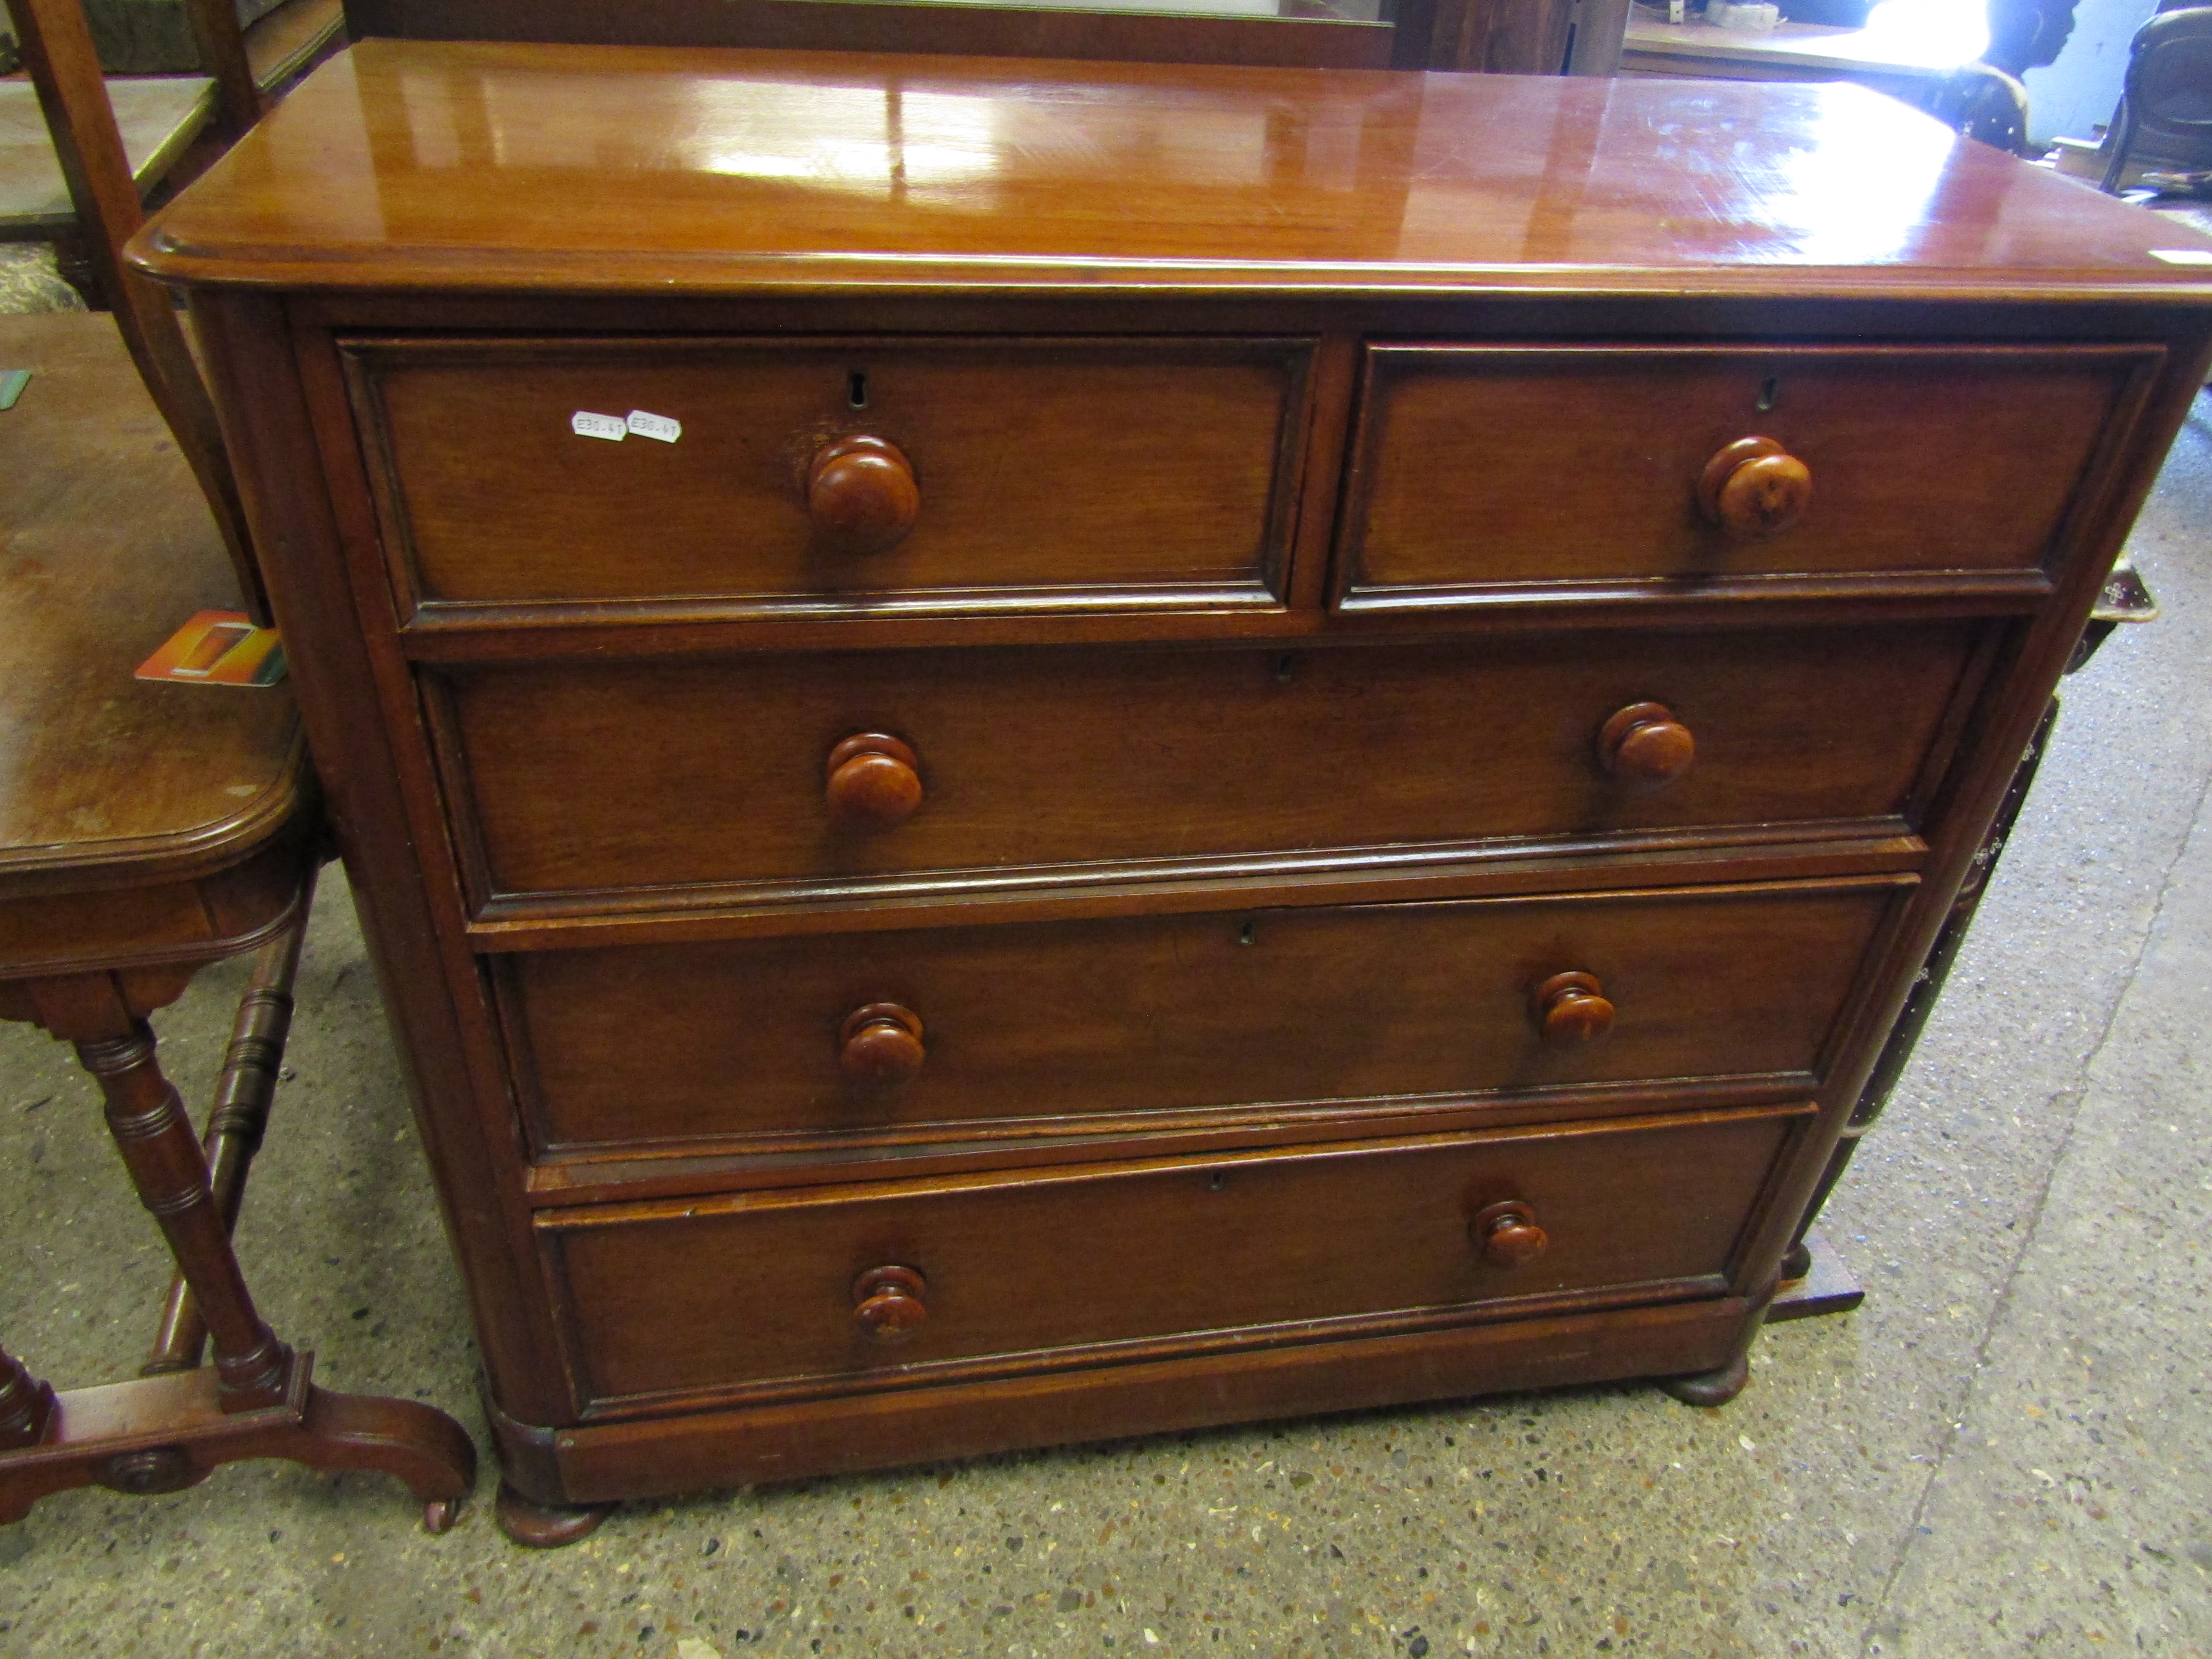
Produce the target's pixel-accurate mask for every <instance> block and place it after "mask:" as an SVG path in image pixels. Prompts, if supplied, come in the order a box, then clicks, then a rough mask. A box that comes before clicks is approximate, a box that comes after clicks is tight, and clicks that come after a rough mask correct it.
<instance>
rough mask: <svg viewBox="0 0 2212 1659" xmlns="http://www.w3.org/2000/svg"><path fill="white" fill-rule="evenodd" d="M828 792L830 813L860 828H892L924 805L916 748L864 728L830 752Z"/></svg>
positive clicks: (827, 778) (827, 766)
mask: <svg viewBox="0 0 2212 1659" xmlns="http://www.w3.org/2000/svg"><path fill="white" fill-rule="evenodd" d="M823 771H824V773H825V775H826V781H825V783H824V785H823V795H824V797H825V799H827V800H828V801H829V816H830V817H833V818H835V819H836V820H837V822H838V823H842V824H846V825H848V826H850V827H852V828H854V829H890V828H891V827H892V826H894V825H895V824H901V823H905V822H906V821H907V820H908V818H910V817H913V816H914V810H915V808H916V807H917V806H919V805H921V770H920V763H919V762H918V761H916V760H915V755H914V750H911V749H909V748H908V747H907V746H906V744H902V743H901V742H900V741H899V740H898V739H897V738H893V737H887V736H885V735H884V733H883V732H859V733H857V734H855V735H854V736H853V737H849V738H846V739H845V741H844V742H842V743H841V744H838V745H837V746H836V748H835V749H832V750H830V751H829V762H828V763H827V765H826V766H825V767H824V768H823Z"/></svg>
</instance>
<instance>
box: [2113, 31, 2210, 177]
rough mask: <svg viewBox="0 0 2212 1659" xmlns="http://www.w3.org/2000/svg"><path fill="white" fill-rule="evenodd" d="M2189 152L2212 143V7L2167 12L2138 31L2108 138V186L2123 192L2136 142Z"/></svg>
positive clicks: (2129, 51)
mask: <svg viewBox="0 0 2212 1659" xmlns="http://www.w3.org/2000/svg"><path fill="white" fill-rule="evenodd" d="M2146 137H2148V138H2152V139H2154V140H2160V141H2163V147H2164V148H2166V149H2179V150H2181V151H2182V152H2183V153H2184V154H2185V155H2186V154H2190V153H2191V152H2192V151H2193V149H2195V148H2196V147H2201V146H2204V145H2206V144H2207V143H2208V142H2212V6H2189V7H2185V8H2182V9H2179V10H2174V11H2161V12H2160V13H2159V14H2158V15H2156V16H2155V17H2153V18H2152V19H2151V20H2150V21H2148V23H2145V24H2144V25H2143V26H2142V27H2141V28H2140V29H2138V30H2136V38H2135V40H2134V41H2133V43H2132V44H2131V45H2130V46H2129V48H2128V73H2127V78H2126V79H2125V80H2124V81H2123V82H2121V85H2120V106H2119V108H2118V110H2117V111H2116V112H2114V113H2113V116H2112V134H2111V137H2109V138H2108V139H2107V141H2106V145H2107V148H2106V162H2105V179H2104V184H2103V188H2104V189H2105V190H2106V191H2108V192H2110V193H2112V194H2113V195H2118V193H2119V188H2120V178H2121V175H2122V174H2123V173H2125V172H2126V171H2127V167H2128V158H2129V156H2130V154H2131V153H2132V152H2133V150H2134V149H2135V147H2136V144H2137V143H2139V142H2140V141H2141V140H2142V139H2144V138H2146Z"/></svg>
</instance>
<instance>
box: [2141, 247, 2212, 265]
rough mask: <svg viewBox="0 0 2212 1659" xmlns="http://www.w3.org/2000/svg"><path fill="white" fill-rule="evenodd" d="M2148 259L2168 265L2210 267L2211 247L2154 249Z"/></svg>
mask: <svg viewBox="0 0 2212 1659" xmlns="http://www.w3.org/2000/svg"><path fill="white" fill-rule="evenodd" d="M2150 257H2151V258H2154V259H2163V260H2165V261H2166V264H2170V265H2212V247H2154V248H2153V249H2152V250H2151V251H2150Z"/></svg>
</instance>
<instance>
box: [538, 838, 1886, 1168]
mask: <svg viewBox="0 0 2212 1659" xmlns="http://www.w3.org/2000/svg"><path fill="white" fill-rule="evenodd" d="M1909 890H1911V882H1910V880H1909V878H1863V879H1860V880H1856V881H1851V882H1847V883H1844V884H1794V883H1793V884H1777V885H1773V886H1766V887H1750V888H1709V889H1699V890H1682V891H1674V892H1664V891H1662V892H1653V893H1643V894H1636V895H1622V894H1594V895H1587V896H1577V897H1568V898H1557V897H1553V898H1541V899H1536V898H1531V899H1485V900H1462V901H1458V902H1449V903H1438V904H1373V905H1355V906H1348V907H1344V908H1312V909H1304V908H1300V909H1277V910H1262V911H1249V910H1248V911H1236V912H1227V913H1222V914H1216V915H1166V916H1133V917H1121V918H1115V919H1112V920H1109V921H1068V922H1044V923H1031V924H1023V925H1016V926H1005V927H999V926H993V927H944V928H933V929H927V930H917V931H912V932H894V933H836V934H826V935H824V934H813V935H805V936H801V937H797V938H783V939H750V940H741V941H734V942H731V943H726V944H714V945H665V946H664V945H637V946H622V947H615V948H609V949H601V950H584V951H531V952H524V953H520V954H518V955H514V956H511V957H501V958H497V959H495V961H496V969H495V976H496V980H497V982H498V986H499V992H498V995H499V1000H500V1003H501V1008H502V1011H503V1012H504V1014H505V1017H506V1021H507V1029H508V1032H509V1041H510V1046H511V1048H512V1050H513V1057H514V1060H515V1072H516V1077H517V1081H518V1086H519V1088H520V1091H521V1093H522V1097H523V1099H524V1101H525V1103H526V1111H527V1112H528V1114H529V1116H530V1120H531V1133H532V1139H533V1140H535V1141H537V1142H538V1144H539V1145H540V1146H544V1147H546V1148H548V1149H556V1150H557V1149H563V1148H566V1149H571V1150H582V1149H586V1148H590V1149H592V1150H594V1151H595V1152H604V1151H605V1150H607V1149H610V1148H619V1147H621V1146H635V1147H639V1148H642V1147H644V1146H648V1145H650V1144H652V1143H669V1142H684V1143H690V1144H692V1145H695V1146H704V1145H707V1144H714V1145H717V1146H735V1147H739V1148H743V1149H745V1150H750V1151H754V1152H771V1153H772V1152H786V1153H793V1154H803V1153H814V1152H824V1153H826V1152H836V1151H848V1152H849V1151H851V1150H854V1149H857V1148H858V1147H859V1146H866V1145H875V1146H890V1147H894V1148H895V1147H896V1146H899V1145H901V1144H908V1145H911V1146H921V1147H924V1148H928V1147H941V1146H945V1145H947V1144H950V1143H952V1142H956V1141H962V1140H970V1141H972V1140H976V1139H1006V1137H1008V1136H1010V1135H1023V1136H1051V1135H1082V1134H1091V1135H1097V1134H1099V1133H1107V1132H1110V1131H1112V1130H1114V1129H1115V1128H1116V1127H1122V1128H1129V1127H1143V1126H1140V1124H1139V1122H1138V1120H1139V1119H1143V1118H1146V1117H1147V1116H1149V1117H1150V1118H1151V1119H1152V1120H1155V1121H1154V1122H1153V1123H1152V1125H1151V1126H1150V1127H1165V1125H1164V1124H1162V1123H1160V1122H1158V1120H1160V1119H1163V1118H1165V1117H1170V1116H1173V1115H1188V1114H1193V1113H1201V1112H1206V1111H1209V1110H1211V1109H1221V1108H1231V1107H1237V1106H1250V1105H1254V1104H1260V1105H1264V1106H1266V1107H1267V1109H1269V1110H1270V1111H1273V1112H1277V1113H1279V1112H1281V1111H1285V1110H1289V1109H1294V1108H1297V1107H1301V1106H1304V1107H1316V1108H1319V1107H1326V1108H1328V1109H1341V1108H1342V1107H1343V1106H1344V1104H1345V1103H1348V1102H1354V1101H1376V1102H1380V1103H1383V1104H1385V1105H1389V1106H1390V1107H1392V1108H1393V1109H1402V1108H1403V1107H1405V1106H1406V1105H1407V1104H1409V1102H1408V1101H1407V1099H1406V1097H1447V1098H1452V1099H1460V1098H1464V1097H1478V1096H1481V1095H1485V1094H1490V1093H1496V1092H1500V1091H1527V1090H1558V1089H1562V1088H1573V1087H1576V1086H1578V1085H1597V1084H1610V1083H1635V1082H1646V1081H1667V1082H1668V1083H1671V1084H1673V1085H1680V1083H1682V1082H1685V1081H1688V1080H1692V1079H1712V1078H1719V1077H1723V1076H1733V1077H1746V1076H1748V1077H1751V1078H1754V1079H1767V1080H1768V1081H1770V1082H1773V1083H1776V1084H1777V1085H1778V1086H1780V1087H1787V1088H1793V1089H1801V1090H1808V1091H1809V1090H1810V1089H1811V1088H1813V1087H1814V1081H1815V1074H1816V1073H1818V1071H1819V1070H1820V1066H1822V1064H1823V1062H1824V1059H1825V1050H1826V1045H1827V1042H1828V1039H1829V1036H1830V1034H1831V1032H1832V1029H1833V1027H1834V1024H1835V1022H1836V1018H1837V1015H1838V1012H1839V1011H1840V1010H1841V1009H1842V1007H1843V1006H1844V1000H1845V999H1846V998H1847V997H1848V996H1849V994H1850V990H1851V987H1852V986H1853V985H1854V984H1855V983H1856V982H1857V977H1858V967H1859V963H1860V962H1861V960H1862V959H1863V957H1864V956H1865V954H1866V951H1867V947H1868V945H1869V944H1870V943H1871V942H1872V941H1873V940H1874V939H1876V938H1877V937H1878V936H1879V935H1880V933H1881V923H1882V921H1883V918H1884V917H1885V916H1887V915H1888V914H1889V913H1890V911H1891V909H1892V908H1893V905H1894V904H1895V903H1896V902H1898V901H1899V899H1900V898H1901V897H1902V896H1903V895H1904V894H1905V893H1906V892H1908V891H1909Z"/></svg>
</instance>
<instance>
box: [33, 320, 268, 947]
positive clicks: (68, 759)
mask: <svg viewBox="0 0 2212 1659" xmlns="http://www.w3.org/2000/svg"><path fill="white" fill-rule="evenodd" d="M0 366H5V367H7V368H27V369H29V370H31V372H32V373H31V383H30V385H29V386H27V387H26V388H25V389H24V392H23V396H22V398H21V401H20V402H19V403H17V404H16V405H15V408H13V409H11V410H8V411H7V412H6V413H5V414H0V479H5V480H6V481H7V482H6V483H5V485H4V486H0V665H4V668H0V671H4V672H5V673H6V674H7V676H8V678H9V686H8V696H7V697H6V699H5V700H4V702H0V901H7V900H11V899H14V898H16V897H18V896H22V895H25V894H40V893H46V892H51V891H53V890H55V889H56V885H57V884H58V883H60V884H64V885H66V886H67V887H68V888H69V889H70V890H76V889H81V888H84V887H87V886H94V885H98V884H100V882H101V880H102V879H106V880H109V881H118V882H119V881H124V880H130V879H136V878H153V877H155V876H160V877H164V878H166V877H169V876H173V875H190V874H194V873H197V872H200V871H202V870H204V869H207V868H210V867H213V866H217V865H220V864H222V863H225V862H228V861H234V860H236V859H237V858H238V856H239V855H240V850H241V849H242V848H246V849H250V848H252V845H253V844H254V843H255V842H258V841H260V840H262V839H264V838H265V837H266V836H268V835H269V834H270V832H271V830H273V829H276V827H277V826H279V825H281V824H283V823H284V822H285V820H286V819H287V818H289V817H290V816H291V815H292V813H293V812H294V811H295V810H296V809H297V808H298V806H299V805H300V799H301V795H300V791H301V777H302V775H303V768H302V764H301V747H300V739H299V736H298V717H297V715H296V714H295V710H294V708H293V705H292V697H291V692H290V688H289V687H283V688H270V689H261V688H246V687H230V686H210V685H198V686H195V685H179V684H153V683H150V682H149V681H145V680H138V679H133V678H131V671H132V670H133V669H135V668H137V665H139V664H140V663H141V662H143V661H144V660H145V659H147V658H148V657H149V656H150V655H152V654H153V653H154V652H155V649H157V648H158V647H160V646H161V642H162V641H164V640H166V639H167V638H168V637H169V635H171V634H172V633H173V632H174V631H175V629H177V628H178V627H179V626H180V625H181V624H182V623H184V622H185V620H186V619H187V618H189V617H191V615H192V614H193V613H194V612H195V611H203V610H229V609H233V608H234V607H235V606H236V605H237V604H238V585H237V581H236V580H235V578H234V576H233V575H232V574H231V568H230V563H229V561H228V559H227V558H226V557H225V556H224V554H223V547H222V537H221V536H220V535H219V534H218V533H217V532H216V526H215V520H213V519H212V518H211V517H210V515H209V513H208V508H207V504H206V502H205V501H204V500H203V499H202V498H201V495H200V493H199V491H198V490H197V489H196V488H194V486H193V483H192V477H191V472H190V471H188V470H187V468H186V467H185V461H184V458H183V457H182V456H181V455H180V454H179V453H178V451H177V447H176V445H175V443H174V442H173V441H172V439H171V438H170V435H169V432H168V428H167V427H165V426H164V425H163V424H162V422H161V414H160V412H159V411H158V410H155V407H154V402H153V399H152V398H149V396H148V395H147V393H146V389H145V387H144V386H143V384H142V383H141V382H140V380H139V379H138V376H137V372H136V371H135V370H134V369H133V368H131V359H130V357H129V356H128V355H126V354H125V351H124V349H123V342H122V341H121V339H120V338H118V336H117V334H116V330H115V325H114V322H113V320H112V319H110V318H107V317H104V316H92V317H88V316H86V315H85V314H84V313H82V312H74V311H70V312H49V313H42V314H40V315H37V316H27V317H0ZM103 872H104V874H103ZM149 925H150V924H149Z"/></svg>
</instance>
